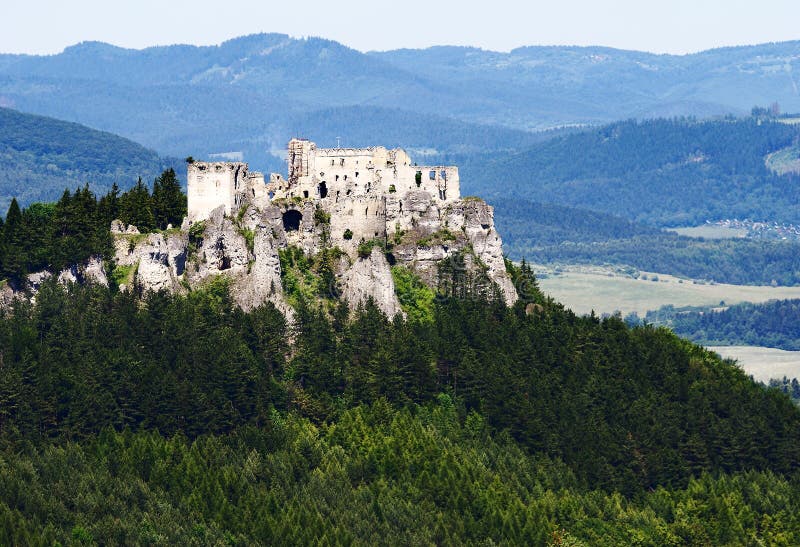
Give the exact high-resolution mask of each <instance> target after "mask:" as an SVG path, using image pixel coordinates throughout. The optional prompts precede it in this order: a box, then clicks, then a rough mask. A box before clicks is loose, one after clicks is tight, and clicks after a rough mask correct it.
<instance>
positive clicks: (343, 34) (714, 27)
mask: <svg viewBox="0 0 800 547" xmlns="http://www.w3.org/2000/svg"><path fill="white" fill-rule="evenodd" d="M256 32H281V33H286V34H290V35H292V36H296V37H301V36H321V37H324V38H330V39H333V40H336V41H339V42H342V43H343V44H345V45H348V46H351V47H353V48H356V49H359V50H362V51H366V50H376V49H377V50H385V49H395V48H400V47H413V48H418V47H426V46H430V45H441V44H454V45H474V46H479V47H482V48H485V49H493V50H509V49H513V48H515V47H518V46H522V45H552V44H577V45H605V46H612V47H618V48H625V49H638V50H646V51H653V52H659V53H687V52H692V51H699V50H703V49H708V48H712V47H718V46H726V45H739V44H755V43H761V42H772V41H783V40H795V39H800V1H799V0H550V1H546V2H545V1H540V0H531V1H525V0H517V1H512V0H487V1H475V0H461V1H448V2H441V1H436V0H402V1H392V0H383V1H377V0H372V1H366V0H328V1H317V0H305V1H303V0H284V1H282V2H275V1H273V0H265V1H245V0H191V1H187V0H136V1H129V0H51V1H42V0H0V52H4V53H56V52H59V51H61V50H62V49H63V48H64V47H65V46H68V45H71V44H74V43H77V42H81V41H84V40H101V41H104V42H110V43H112V44H116V45H119V46H123V47H132V48H142V47H146V46H151V45H162V44H175V43H190V44H217V43H219V42H222V41H224V40H227V39H229V38H233V37H235V36H241V35H243V34H252V33H256Z"/></svg>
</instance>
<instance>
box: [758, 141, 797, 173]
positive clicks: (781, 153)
mask: <svg viewBox="0 0 800 547" xmlns="http://www.w3.org/2000/svg"><path fill="white" fill-rule="evenodd" d="M765 163H766V165H767V167H768V168H769V169H771V170H773V171H775V172H776V173H778V174H779V175H785V174H786V173H798V172H800V150H799V149H798V148H797V147H796V146H789V147H787V148H782V149H780V150H778V151H777V152H773V153H772V154H770V155H768V156H767V158H766V160H765Z"/></svg>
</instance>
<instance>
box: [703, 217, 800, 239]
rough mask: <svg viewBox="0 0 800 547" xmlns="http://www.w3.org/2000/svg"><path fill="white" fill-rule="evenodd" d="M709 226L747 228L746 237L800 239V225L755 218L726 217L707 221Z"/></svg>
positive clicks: (733, 228) (734, 228)
mask: <svg viewBox="0 0 800 547" xmlns="http://www.w3.org/2000/svg"><path fill="white" fill-rule="evenodd" d="M706 225H707V226H718V227H720V228H730V229H732V230H746V232H747V233H746V234H745V235H744V237H748V238H752V239H780V240H800V226H797V225H796V224H780V223H778V222H756V221H753V220H748V219H745V220H739V219H725V220H718V221H716V222H712V221H706Z"/></svg>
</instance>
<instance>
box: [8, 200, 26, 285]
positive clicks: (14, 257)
mask: <svg viewBox="0 0 800 547" xmlns="http://www.w3.org/2000/svg"><path fill="white" fill-rule="evenodd" d="M23 228H24V227H23V222H22V211H21V210H20V208H19V203H17V198H14V199H12V200H11V205H10V206H9V207H8V213H7V214H6V221H5V225H4V227H3V240H4V241H3V247H4V252H3V254H4V257H3V264H2V275H3V277H6V278H8V279H9V281H11V282H12V283H13V284H14V285H16V286H19V285H21V283H22V279H23V278H24V277H25V274H26V273H27V272H26V271H25V264H26V262H27V257H26V256H25V245H24V240H23V236H24V234H23Z"/></svg>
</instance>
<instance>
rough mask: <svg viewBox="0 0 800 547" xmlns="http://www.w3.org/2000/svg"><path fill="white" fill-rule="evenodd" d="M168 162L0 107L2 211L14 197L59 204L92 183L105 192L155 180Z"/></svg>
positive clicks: (79, 128)
mask: <svg viewBox="0 0 800 547" xmlns="http://www.w3.org/2000/svg"><path fill="white" fill-rule="evenodd" d="M175 163H176V162H175V161H174V160H165V159H162V158H160V157H159V155H158V154H157V153H156V152H154V151H152V150H148V149H147V148H145V147H143V146H141V145H139V144H136V143H135V142H132V141H130V140H128V139H125V138H122V137H119V136H117V135H113V134H111V133H106V132H103V131H96V130H94V129H90V128H88V127H85V126H83V125H79V124H76V123H71V122H65V121H61V120H56V119H53V118H46V117H43V116H35V115H32V114H25V113H22V112H17V111H16V110H11V109H8V108H0V211H3V212H5V211H6V210H7V209H8V205H9V203H10V202H11V199H12V198H13V197H16V198H17V200H19V202H20V203H21V204H29V203H32V202H35V201H55V200H57V199H58V197H59V196H60V195H61V194H62V192H63V191H64V188H76V187H78V186H83V185H84V184H85V183H87V182H88V183H90V184H91V187H92V188H93V189H94V190H95V191H98V192H99V193H105V192H106V191H108V190H109V189H110V188H111V186H112V185H113V184H114V183H115V182H116V183H117V184H118V185H119V186H120V187H121V188H129V187H131V186H133V185H134V184H135V183H136V180H137V178H138V177H140V176H141V177H142V178H143V179H144V180H146V181H148V182H149V181H152V180H153V178H154V177H156V176H157V175H158V174H160V173H161V172H162V171H163V170H164V169H166V168H167V167H168V166H174V164H175Z"/></svg>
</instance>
